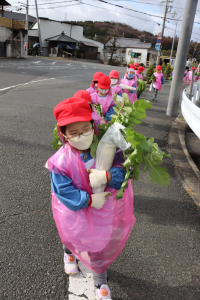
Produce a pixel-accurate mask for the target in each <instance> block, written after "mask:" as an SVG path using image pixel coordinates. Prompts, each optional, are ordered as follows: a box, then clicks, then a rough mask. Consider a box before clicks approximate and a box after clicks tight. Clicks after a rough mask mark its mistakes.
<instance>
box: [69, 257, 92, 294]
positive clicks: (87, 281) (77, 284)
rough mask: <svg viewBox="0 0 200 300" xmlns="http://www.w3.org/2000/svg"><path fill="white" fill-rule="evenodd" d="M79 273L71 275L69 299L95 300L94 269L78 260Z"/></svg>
mask: <svg viewBox="0 0 200 300" xmlns="http://www.w3.org/2000/svg"><path fill="white" fill-rule="evenodd" d="M78 267H79V269H80V272H79V274H77V275H74V276H69V289H68V291H69V292H70V294H69V300H83V299H86V300H94V299H95V289H94V281H93V275H92V271H91V270H90V269H88V268H87V267H86V266H85V265H84V264H83V263H82V262H80V261H79V262H78Z"/></svg>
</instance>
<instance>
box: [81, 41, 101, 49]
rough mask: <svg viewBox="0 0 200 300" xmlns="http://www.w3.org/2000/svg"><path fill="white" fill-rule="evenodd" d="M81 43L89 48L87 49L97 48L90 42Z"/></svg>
mask: <svg viewBox="0 0 200 300" xmlns="http://www.w3.org/2000/svg"><path fill="white" fill-rule="evenodd" d="M81 43H82V44H83V45H85V46H89V47H95V48H98V46H97V45H96V44H94V43H92V42H87V41H81Z"/></svg>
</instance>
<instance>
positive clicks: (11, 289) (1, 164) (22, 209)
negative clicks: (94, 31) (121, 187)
mask: <svg viewBox="0 0 200 300" xmlns="http://www.w3.org/2000/svg"><path fill="white" fill-rule="evenodd" d="M18 61H19V60H6V59H5V60H3V59H1V60H0V73H1V77H0V78H1V81H0V89H3V88H6V87H9V86H13V85H16V84H24V83H27V82H29V81H31V80H34V81H35V82H34V83H29V84H27V85H21V86H19V87H16V88H11V89H8V90H6V92H5V91H2V92H1V91H0V93H2V94H1V96H0V128H1V133H0V169H1V173H0V182H1V190H0V208H1V218H0V220H1V221H0V222H1V227H0V239H1V245H0V266H1V274H0V283H1V289H0V299H1V300H4V299H9V300H14V299H17V300H18V299H23V300H26V299H31V300H35V299H37V300H40V299H41V300H46V299H48V300H54V299H59V300H64V299H65V300H66V299H68V278H67V276H65V274H64V272H63V251H62V247H61V243H60V240H59V237H58V234H57V229H56V227H55V224H54V221H53V217H52V213H51V200H50V178H49V173H48V171H47V170H46V169H45V168H44V167H43V166H44V163H45V162H46V160H47V159H48V158H49V157H50V156H51V155H52V154H53V153H54V150H53V149H52V147H51V145H50V143H51V141H52V139H53V136H52V129H53V126H54V124H55V119H54V116H53V108H54V107H55V105H56V104H57V103H59V102H60V101H62V100H63V99H65V98H67V97H70V96H72V95H73V94H74V93H75V92H76V91H77V90H78V89H86V88H87V87H88V86H89V84H90V81H91V78H92V75H93V73H94V72H96V71H98V70H103V71H104V72H105V74H108V73H109V71H110V70H111V69H112V67H110V66H104V65H98V64H92V63H82V62H71V63H70V62H65V61H64V62H63V61H55V60H51V59H43V58H40V57H39V58H28V59H27V60H23V61H20V64H21V65H19V64H18ZM37 61H41V62H39V63H36V62H37ZM54 62H55V64H53V63H54ZM36 65H38V66H36ZM117 69H118V70H120V71H121V73H120V75H123V73H124V71H125V68H117ZM23 72H26V74H24V73H23ZM65 76H66V77H65ZM70 76H73V77H70ZM51 78H55V79H51ZM39 80H40V81H39ZM168 94H169V86H167V85H166V86H164V88H163V89H162V91H161V92H160V93H159V94H158V100H157V101H155V102H153V109H152V110H150V111H148V116H147V118H146V119H145V120H144V122H143V124H141V125H137V127H136V129H137V131H138V132H141V133H143V134H145V135H146V136H147V137H151V136H154V137H155V141H156V142H157V143H158V144H159V146H160V147H161V148H162V149H163V150H165V151H167V152H169V148H168V143H167V141H168V133H169V129H170V126H171V124H172V122H173V120H174V118H170V117H167V116H166V115H165V111H166V106H167V100H168ZM152 97H153V93H150V92H149V91H146V92H145V93H144V98H145V99H151V98H152ZM164 166H165V167H166V168H167V169H168V172H169V173H170V175H171V182H170V185H169V186H168V187H158V186H156V185H152V184H151V183H150V181H149V179H148V176H147V174H143V175H142V176H141V178H140V181H134V182H133V189H134V194H135V200H134V204H135V216H136V218H137V221H136V224H135V226H134V228H133V231H132V233H131V236H130V238H129V240H128V242H127V245H126V247H125V248H124V250H123V252H122V253H121V254H120V256H119V257H118V258H117V259H116V260H115V261H114V263H113V264H112V265H111V267H110V268H109V271H108V273H109V278H110V281H109V285H110V287H111V291H112V295H113V300H122V299H124V300H126V299H128V300H149V299H151V300H152V299H155V300H160V299H164V300H165V299H166V300H168V299H169V300H172V299H178V300H179V299H180V300H186V299H187V300H188V299H189V300H198V299H200V261H199V252H200V239H199V227H200V225H199V224H200V222H199V211H198V210H197V208H196V207H195V205H194V203H193V201H192V199H191V198H190V196H189V195H188V194H187V193H186V192H185V190H184V189H183V186H182V181H181V178H180V175H179V173H178V171H177V169H175V167H174V163H173V159H166V160H165V161H164Z"/></svg>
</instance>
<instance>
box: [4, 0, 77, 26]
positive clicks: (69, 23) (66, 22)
mask: <svg viewBox="0 0 200 300" xmlns="http://www.w3.org/2000/svg"><path fill="white" fill-rule="evenodd" d="M0 1H1V0H0ZM39 19H40V20H46V21H50V22H57V23H61V24H68V25H73V26H79V27H83V26H81V25H77V24H74V23H73V22H69V21H56V20H52V19H49V18H43V17H39ZM36 23H37V19H36V20H35V22H34V23H33V24H32V25H31V27H30V29H31V28H32V27H33V26H34V25H35V24H36Z"/></svg>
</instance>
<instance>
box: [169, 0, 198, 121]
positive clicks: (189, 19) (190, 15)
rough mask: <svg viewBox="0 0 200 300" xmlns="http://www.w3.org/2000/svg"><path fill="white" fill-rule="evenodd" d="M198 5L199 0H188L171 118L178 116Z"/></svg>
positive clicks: (172, 98)
mask: <svg viewBox="0 0 200 300" xmlns="http://www.w3.org/2000/svg"><path fill="white" fill-rule="evenodd" d="M197 4H198V0H186V3H185V8H184V14H183V21H182V25H181V33H180V37H179V43H178V50H177V55H176V63H175V69H174V75H173V80H172V85H171V90H170V94H169V101H168V107H167V115H168V116H171V117H176V116H177V115H178V105H179V99H180V94H181V89H182V82H183V75H184V71H185V62H186V60H187V55H188V49H189V45H190V39H191V34H192V28H193V24H194V18H195V14H196V9H197Z"/></svg>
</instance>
